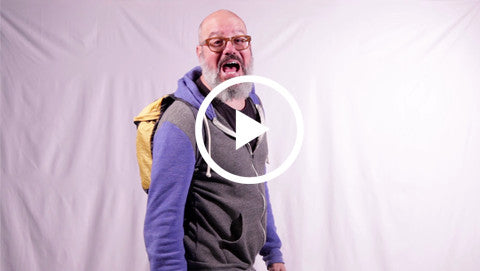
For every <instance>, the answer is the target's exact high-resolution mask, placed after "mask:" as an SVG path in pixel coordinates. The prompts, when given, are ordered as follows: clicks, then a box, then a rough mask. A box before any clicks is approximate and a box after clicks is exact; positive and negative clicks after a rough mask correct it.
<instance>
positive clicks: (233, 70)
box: [223, 66, 237, 73]
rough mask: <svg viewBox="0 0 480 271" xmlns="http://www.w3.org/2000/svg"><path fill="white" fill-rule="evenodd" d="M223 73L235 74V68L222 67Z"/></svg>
mask: <svg viewBox="0 0 480 271" xmlns="http://www.w3.org/2000/svg"><path fill="white" fill-rule="evenodd" d="M223 71H224V72H225V73H231V72H237V68H235V67H229V66H223Z"/></svg>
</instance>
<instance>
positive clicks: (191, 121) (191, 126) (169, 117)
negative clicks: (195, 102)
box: [159, 99, 197, 136]
mask: <svg viewBox="0 0 480 271" xmlns="http://www.w3.org/2000/svg"><path fill="white" fill-rule="evenodd" d="M196 114H197V109H196V108H195V107H193V106H192V105H190V104H189V103H188V102H186V101H183V100H180V99H176V100H175V101H174V102H173V103H172V104H171V105H170V106H169V107H168V108H167V109H166V110H165V112H164V113H163V115H162V117H161V119H160V122H159V127H161V125H162V124H163V123H164V122H170V123H172V124H174V125H175V126H177V127H178V128H180V129H181V130H182V131H184V132H185V133H186V134H187V135H189V136H190V134H194V133H195V131H194V130H195V117H196Z"/></svg>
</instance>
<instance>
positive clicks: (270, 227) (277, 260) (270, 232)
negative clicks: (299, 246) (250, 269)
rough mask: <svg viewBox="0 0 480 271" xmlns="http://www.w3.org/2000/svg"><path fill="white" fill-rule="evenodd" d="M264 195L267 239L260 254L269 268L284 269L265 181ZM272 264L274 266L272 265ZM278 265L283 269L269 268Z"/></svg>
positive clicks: (280, 243)
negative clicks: (265, 200)
mask: <svg viewBox="0 0 480 271" xmlns="http://www.w3.org/2000/svg"><path fill="white" fill-rule="evenodd" d="M265 197H266V199H267V240H266V242H265V245H263V248H262V249H261V250H260V255H262V256H263V260H264V261H265V263H266V264H267V266H268V267H269V270H285V269H284V264H283V263H284V261H283V256H282V252H281V251H280V247H281V246H282V242H281V241H280V237H278V235H277V228H276V227H275V220H274V218H273V212H272V205H271V204H270V195H269V193H268V186H267V183H265ZM274 264H275V266H273V265H274ZM279 266H280V268H283V269H271V268H272V267H275V268H277V267H279Z"/></svg>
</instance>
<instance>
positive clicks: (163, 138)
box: [144, 121, 195, 271]
mask: <svg viewBox="0 0 480 271" xmlns="http://www.w3.org/2000/svg"><path fill="white" fill-rule="evenodd" d="M153 146H154V148H153V164H152V181H151V184H150V189H149V191H148V193H149V194H148V202H147V213H146V216H145V225H144V238H145V245H146V248H147V253H148V257H149V260H150V270H151V271H160V270H187V263H186V260H185V248H184V245H183V237H184V230H183V218H184V209H185V203H186V198H187V195H188V189H189V186H190V182H191V179H192V175H193V171H194V168H195V152H194V150H193V147H192V143H191V142H190V139H189V138H188V136H187V135H186V134H185V133H184V132H183V131H182V130H181V129H180V128H178V127H177V126H175V125H174V124H172V123H171V122H168V121H165V122H164V123H163V124H162V126H161V127H159V128H158V129H157V132H156V133H155V137H154V142H153Z"/></svg>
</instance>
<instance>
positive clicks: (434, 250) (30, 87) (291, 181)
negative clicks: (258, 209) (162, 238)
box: [0, 0, 480, 271]
mask: <svg viewBox="0 0 480 271" xmlns="http://www.w3.org/2000/svg"><path fill="white" fill-rule="evenodd" d="M253 7H255V8H253ZM219 8H228V9H231V10H233V11H234V12H236V13H238V14H239V15H240V16H241V17H242V18H243V19H244V20H245V21H246V24H247V27H248V30H249V32H250V33H251V35H252V36H253V43H252V48H253V54H254V57H255V71H254V73H255V74H257V75H262V76H266V77H269V78H271V79H273V80H275V81H277V82H279V83H280V84H282V85H283V86H285V87H286V88H287V89H288V90H289V91H290V92H291V93H292V94H293V95H294V96H295V97H296V100H297V102H298V103H299V105H300V107H301V109H302V113H303V115H304V121H305V124H306V130H305V132H306V133H305V138H304V145H303V148H302V151H301V153H300V156H299V157H298V159H297V161H296V162H295V163H294V165H293V166H292V167H291V168H290V169H289V170H288V171H287V172H286V173H285V174H283V175H282V176H281V177H279V178H278V179H277V180H274V181H271V182H270V183H269V186H270V194H271V201H272V204H273V208H274V213H275V217H276V224H277V228H278V232H279V235H280V236H281V238H282V240H283V252H284V254H285V260H286V262H287V267H288V268H289V270H339V271H342V270H441V271H446V270H462V271H469V270H472V271H473V270H478V269H479V268H480V233H479V231H478V229H479V228H480V212H479V208H478V206H480V200H479V197H478V193H479V192H480V169H479V166H478V165H480V156H479V153H480V112H479V111H480V109H479V108H480V76H478V75H479V74H480V51H479V50H478V44H480V35H479V34H478V33H480V2H479V1H409V2H401V3H400V2H396V1H392V2H390V1H389V2H383V3H381V2H376V1H363V2H361V3H357V2H355V3H349V2H348V1H322V2H313V1H300V2H295V3H293V2H288V1H280V2H279V3H277V4H273V3H272V2H269V1H244V2H241V3H236V4H231V3H230V4H225V3H223V2H217V1H209V2H207V3H206V4H202V3H193V2H188V1H176V2H170V1H106V0H105V1H84V2H81V3H80V2H73V1H48V2H42V1H35V0H21V1H10V0H9V1H3V2H2V5H1V88H2V90H1V96H0V99H1V100H0V105H1V108H0V110H1V111H2V115H1V127H2V129H1V138H0V143H1V190H0V191H1V192H0V193H1V197H0V198H1V207H0V208H1V209H0V210H1V216H0V218H1V223H0V225H1V263H0V268H1V269H2V270H29V271H31V270H147V269H148V264H147V256H146V252H145V247H144V243H143V220H144V214H145V204H146V195H145V194H144V193H143V191H142V189H141V187H140V181H139V176H138V169H137V165H136V157H135V146H134V142H135V128H134V126H133V123H132V118H133V116H135V115H136V114H137V113H138V112H139V111H140V110H141V109H142V108H143V106H145V105H146V104H148V103H149V102H151V101H153V100H154V99H155V98H158V97H160V96H162V95H163V94H166V93H169V92H172V91H174V90H175V88H176V81H177V79H178V78H180V77H181V76H182V75H183V74H184V73H185V72H187V71H188V70H189V69H190V68H191V67H193V66H195V65H198V64H197V63H198V61H197V58H196V55H195V50H194V48H195V46H196V44H197V42H198V41H197V29H198V24H199V23H200V21H201V20H202V19H203V17H205V16H206V15H207V14H209V13H210V12H212V11H214V10H217V9H219ZM260 95H261V97H262V99H263V102H264V103H265V108H266V111H267V121H268V122H269V123H271V124H272V125H274V124H278V123H280V124H282V122H283V123H284V126H285V129H284V130H282V131H280V132H278V133H279V134H282V136H280V137H279V136H277V137H275V135H274V134H273V132H274V131H273V130H272V131H271V135H269V139H271V141H270V146H269V149H270V157H271V160H272V164H271V165H270V168H273V167H275V166H276V165H278V164H279V163H281V162H282V161H280V160H281V158H279V157H283V156H284V155H285V153H286V151H285V146H286V145H288V142H286V141H287V140H286V138H291V135H292V134H294V132H295V130H294V128H292V127H293V126H294V125H293V124H292V123H289V122H286V121H285V116H283V115H282V114H284V111H282V108H283V106H282V105H281V102H280V101H279V100H278V97H276V96H275V94H274V93H272V92H268V91H266V90H265V91H264V92H262V93H260ZM279 112H281V113H279ZM256 267H257V269H258V270H265V267H264V265H263V263H262V262H261V259H260V258H259V259H258V260H257V263H256Z"/></svg>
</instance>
